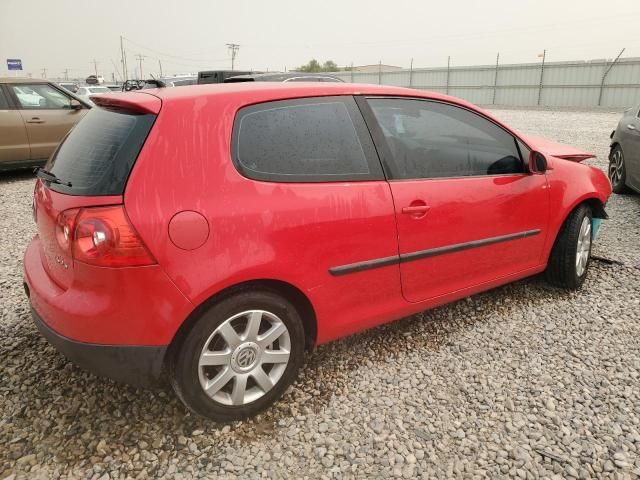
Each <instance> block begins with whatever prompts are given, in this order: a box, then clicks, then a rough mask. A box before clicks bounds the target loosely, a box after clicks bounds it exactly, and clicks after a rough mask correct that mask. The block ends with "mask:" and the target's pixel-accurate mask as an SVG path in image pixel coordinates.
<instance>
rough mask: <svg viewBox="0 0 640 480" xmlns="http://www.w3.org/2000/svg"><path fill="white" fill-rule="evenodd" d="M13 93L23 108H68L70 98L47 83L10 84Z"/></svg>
mask: <svg viewBox="0 0 640 480" xmlns="http://www.w3.org/2000/svg"><path fill="white" fill-rule="evenodd" d="M11 88H12V89H13V93H14V94H15V96H16V98H17V99H18V103H19V105H20V108H23V109H34V108H37V109H62V108H70V104H71V99H70V98H69V97H68V96H66V95H65V94H63V93H62V92H60V91H59V90H57V89H55V88H53V87H52V86H51V85H47V84H44V83H43V84H33V85H27V84H20V85H12V87H11Z"/></svg>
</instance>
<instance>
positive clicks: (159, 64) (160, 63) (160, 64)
mask: <svg viewBox="0 0 640 480" xmlns="http://www.w3.org/2000/svg"><path fill="white" fill-rule="evenodd" d="M158 66H159V67H160V78H162V62H161V61H160V59H158Z"/></svg>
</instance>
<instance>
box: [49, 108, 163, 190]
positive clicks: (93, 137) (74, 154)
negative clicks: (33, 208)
mask: <svg viewBox="0 0 640 480" xmlns="http://www.w3.org/2000/svg"><path fill="white" fill-rule="evenodd" d="M154 120H155V115H151V114H134V113H123V112H120V111H115V110H105V109H103V108H92V109H91V110H90V111H89V112H88V113H87V114H86V116H85V117H84V118H83V119H82V120H81V121H80V122H78V124H77V125H76V126H75V127H74V128H73V130H72V131H71V132H70V133H69V135H68V136H67V138H66V139H65V140H64V141H63V142H62V143H61V144H60V146H59V147H58V149H57V150H56V152H55V153H54V154H53V156H52V157H51V159H50V160H49V162H48V164H47V166H46V167H45V168H46V169H47V170H49V171H50V172H51V173H53V174H55V175H56V176H57V177H58V178H59V179H60V180H63V181H65V182H71V187H68V186H66V185H60V184H54V183H52V184H51V185H50V188H51V189H52V190H55V191H57V192H61V193H66V194H69V195H87V196H97V195H122V193H123V192H124V187H125V184H126V182H127V178H128V177H129V173H130V172H131V169H132V168H133V164H134V163H135V161H136V158H137V157H138V153H140V149H141V148H142V145H143V144H144V142H145V140H146V138H147V135H148V133H149V131H150V130H151V126H152V125H153V121H154Z"/></svg>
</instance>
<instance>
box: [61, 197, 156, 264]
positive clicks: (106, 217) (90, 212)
mask: <svg viewBox="0 0 640 480" xmlns="http://www.w3.org/2000/svg"><path fill="white" fill-rule="evenodd" d="M56 237H57V238H58V243H59V244H60V247H61V248H63V249H64V250H65V251H69V253H71V254H72V256H73V259H74V260H75V261H78V262H83V263H87V264H89V265H96V266H99V267H135V266H142V265H152V264H154V263H156V260H155V259H154V258H153V256H152V255H151V253H150V252H149V251H148V250H147V248H146V247H145V245H144V243H143V242H142V239H141V238H140V236H139V235H138V232H136V230H135V228H134V227H133V225H132V224H131V222H130V221H129V218H127V214H126V213H125V211H124V207H123V206H122V205H115V206H110V207H93V208H82V209H72V210H66V211H64V212H62V213H61V214H60V215H59V217H58V225H57V228H56Z"/></svg>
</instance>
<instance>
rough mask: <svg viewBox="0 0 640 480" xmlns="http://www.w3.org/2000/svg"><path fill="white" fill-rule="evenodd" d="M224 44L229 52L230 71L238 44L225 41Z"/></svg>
mask: <svg viewBox="0 0 640 480" xmlns="http://www.w3.org/2000/svg"><path fill="white" fill-rule="evenodd" d="M226 45H227V48H228V49H229V51H230V52H231V71H233V67H234V65H235V63H236V55H237V54H238V50H240V45H238V44H237V43H227V44H226Z"/></svg>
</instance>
